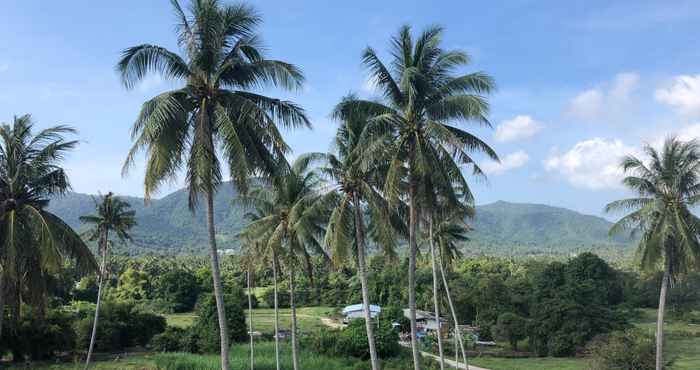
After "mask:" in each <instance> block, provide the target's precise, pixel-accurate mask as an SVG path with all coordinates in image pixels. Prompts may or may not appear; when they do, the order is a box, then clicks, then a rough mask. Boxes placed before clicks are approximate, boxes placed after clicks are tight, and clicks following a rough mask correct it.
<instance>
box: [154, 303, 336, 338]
mask: <svg viewBox="0 0 700 370" xmlns="http://www.w3.org/2000/svg"><path fill="white" fill-rule="evenodd" d="M335 312H336V310H335V309H334V308H332V307H300V308H297V322H298V325H299V330H301V331H302V332H310V331H315V330H317V329H319V328H321V327H323V326H324V324H323V322H322V320H328V319H329V318H332V317H334V316H335ZM246 315H248V317H250V316H249V314H248V310H246ZM165 318H166V320H167V322H168V325H171V326H177V327H181V328H186V327H188V326H191V325H192V323H193V322H194V320H195V319H196V318H197V316H196V315H194V314H192V313H181V314H170V315H166V316H165ZM291 325H292V322H291V310H290V309H289V308H284V309H280V329H286V330H289V328H291ZM274 327H275V310H273V309H271V308H256V309H254V310H253V330H255V331H259V332H262V333H272V332H273V331H274Z"/></svg>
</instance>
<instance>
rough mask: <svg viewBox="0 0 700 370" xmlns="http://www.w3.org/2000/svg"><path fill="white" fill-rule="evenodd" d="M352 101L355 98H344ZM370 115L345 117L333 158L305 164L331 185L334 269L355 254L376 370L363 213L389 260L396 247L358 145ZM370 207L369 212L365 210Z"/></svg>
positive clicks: (329, 236) (375, 170) (377, 178)
mask: <svg viewBox="0 0 700 370" xmlns="http://www.w3.org/2000/svg"><path fill="white" fill-rule="evenodd" d="M347 99H352V97H349V98H346V100H347ZM367 118H368V117H366V116H361V115H360V116H358V117H346V120H345V121H344V122H343V123H342V124H341V125H340V127H339V128H338V132H337V133H336V136H335V141H334V144H335V145H334V146H335V149H336V152H337V154H335V153H309V154H306V155H305V156H302V157H301V158H302V159H309V160H314V161H320V162H322V167H321V168H319V169H318V171H319V172H320V173H321V174H322V175H324V176H326V177H327V178H328V179H329V180H330V181H332V183H333V186H331V187H330V188H329V189H327V191H328V193H327V196H326V198H327V202H328V205H329V206H330V208H331V212H330V217H329V221H328V226H327V228H326V235H325V237H324V245H325V246H326V247H327V248H329V249H330V250H331V257H332V259H333V262H334V263H335V264H336V265H342V264H344V263H346V262H347V259H348V256H349V255H352V257H353V258H354V260H355V261H356V264H357V275H358V277H359V279H360V285H361V287H362V305H363V310H364V316H365V325H366V330H367V341H368V344H369V352H370V360H371V364H372V369H373V370H378V369H379V368H380V367H379V358H378V356H377V350H376V348H375V343H374V334H373V331H374V329H373V327H372V316H371V313H370V299H369V288H368V282H367V267H366V253H367V247H366V234H367V232H366V229H365V221H364V214H365V213H366V212H367V213H369V215H370V218H371V221H372V224H373V226H375V227H374V228H373V230H372V231H374V234H375V236H376V238H375V239H376V241H378V245H380V246H382V247H383V249H384V252H385V254H386V255H390V256H391V255H393V253H394V250H393V246H394V245H395V241H394V237H393V233H392V229H391V224H390V222H387V221H389V220H390V219H391V218H392V215H391V214H390V213H389V208H388V205H387V203H386V201H385V200H384V198H383V197H382V195H381V194H380V193H379V191H378V189H377V188H378V186H381V183H382V182H383V178H382V173H383V172H384V171H382V170H381V168H380V167H379V165H378V163H373V164H372V165H370V166H367V165H366V162H367V161H366V160H365V158H363V156H362V152H361V150H360V149H358V148H361V147H360V146H359V140H360V137H361V135H362V132H363V131H364V128H365V126H366V124H367ZM365 205H366V207H365Z"/></svg>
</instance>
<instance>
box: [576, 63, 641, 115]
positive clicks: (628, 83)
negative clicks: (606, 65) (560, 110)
mask: <svg viewBox="0 0 700 370" xmlns="http://www.w3.org/2000/svg"><path fill="white" fill-rule="evenodd" d="M638 85H639V75H638V74H636V73H632V72H624V73H618V74H617V75H615V77H614V78H613V81H612V82H610V83H607V84H604V86H601V87H596V88H592V89H588V90H585V91H583V92H581V93H579V94H577V95H576V96H574V97H573V99H571V101H570V102H569V105H568V108H567V111H566V113H567V115H568V116H570V117H572V118H576V119H581V120H594V119H601V118H604V117H605V116H606V114H608V113H614V112H616V111H618V110H619V109H620V106H623V105H625V104H627V103H629V101H630V98H631V96H632V94H633V93H634V91H635V90H636V89H637V86H638Z"/></svg>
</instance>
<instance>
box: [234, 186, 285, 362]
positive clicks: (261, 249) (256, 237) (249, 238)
mask: <svg viewBox="0 0 700 370" xmlns="http://www.w3.org/2000/svg"><path fill="white" fill-rule="evenodd" d="M254 193H255V192H254ZM267 194H269V193H263V194H260V193H258V195H260V196H258V197H256V198H255V199H254V200H251V199H247V198H241V201H242V202H249V203H250V204H251V205H252V206H253V208H254V209H253V210H251V211H249V212H247V213H246V214H245V216H244V218H245V219H247V220H248V221H250V222H251V224H253V226H251V225H250V224H249V225H248V226H246V228H245V229H244V230H243V231H242V232H241V233H240V234H239V237H240V238H241V239H242V240H244V243H243V248H244V250H243V253H244V254H245V255H246V256H250V257H251V258H253V257H256V258H257V259H259V260H260V262H261V263H263V264H264V263H265V262H266V261H268V259H269V260H270V261H271V262H272V286H273V296H274V304H273V306H274V307H273V310H274V313H275V315H274V316H275V322H274V331H275V365H276V367H275V368H276V369H277V370H280V333H279V328H280V315H279V299H278V298H279V297H278V292H277V280H278V276H277V274H278V271H279V270H278V266H279V254H280V251H279V250H278V249H276V248H277V247H278V245H275V244H273V245H270V244H269V243H268V241H269V239H270V234H271V231H270V230H266V229H264V228H260V227H258V229H256V228H255V227H256V225H257V224H256V221H260V220H262V219H264V218H266V217H268V216H272V215H273V214H274V212H275V207H274V204H273V203H272V201H267V200H266V199H264V198H263V196H264V195H267ZM250 320H251V331H252V316H251V318H250Z"/></svg>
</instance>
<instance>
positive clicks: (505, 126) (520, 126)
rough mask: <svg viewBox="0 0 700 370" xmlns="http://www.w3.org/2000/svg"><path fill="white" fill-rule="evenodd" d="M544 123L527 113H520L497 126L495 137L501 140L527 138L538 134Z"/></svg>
mask: <svg viewBox="0 0 700 370" xmlns="http://www.w3.org/2000/svg"><path fill="white" fill-rule="evenodd" d="M543 127H544V125H542V124H541V123H539V122H537V121H535V120H534V119H532V117H530V116H527V115H519V116H516V117H515V118H513V119H509V120H505V121H503V122H501V124H500V125H498V127H496V132H495V134H494V138H495V139H496V141H499V142H509V141H516V140H521V139H526V138H529V137H532V136H534V135H535V134H537V133H538V132H539V131H540V130H542V128H543Z"/></svg>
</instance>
